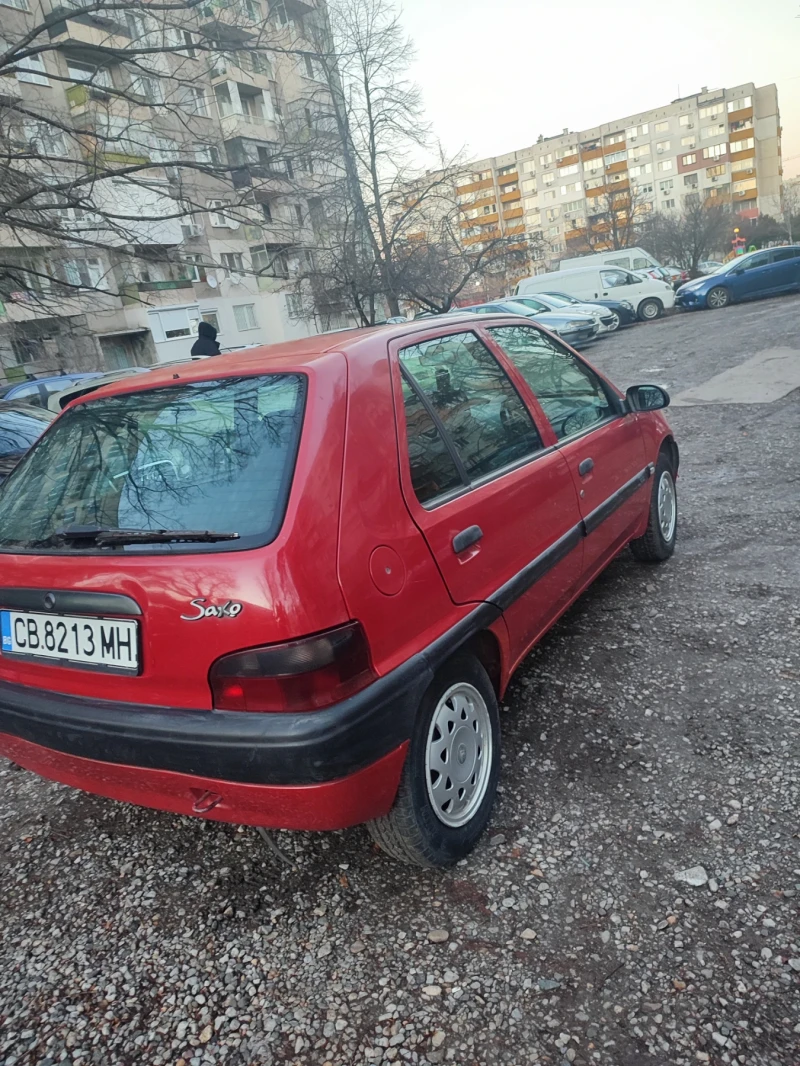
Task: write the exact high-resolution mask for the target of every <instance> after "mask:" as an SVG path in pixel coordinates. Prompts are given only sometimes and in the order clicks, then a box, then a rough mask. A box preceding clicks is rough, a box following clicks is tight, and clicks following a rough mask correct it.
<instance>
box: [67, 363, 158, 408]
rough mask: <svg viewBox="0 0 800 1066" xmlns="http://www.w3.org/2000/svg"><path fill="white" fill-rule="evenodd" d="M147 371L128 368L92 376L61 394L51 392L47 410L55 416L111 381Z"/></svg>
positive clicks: (132, 367)
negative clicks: (80, 397)
mask: <svg viewBox="0 0 800 1066" xmlns="http://www.w3.org/2000/svg"><path fill="white" fill-rule="evenodd" d="M149 369H150V367H149V366H129V367H126V368H125V369H124V370H111V371H109V373H107V374H93V375H91V376H90V377H88V378H83V379H82V380H80V381H76V382H73V383H72V384H71V385H69V386H67V387H66V388H64V389H62V390H61V392H51V393H50V395H49V396H48V398H47V409H48V411H54V412H55V413H56V414H57V413H58V412H59V411H61V410H63V409H64V408H65V407H66V406H67V404H68V403H71V401H72V400H77V398H78V397H79V396H88V394H89V393H90V392H96V391H97V390H98V389H102V387H103V386H104V385H108V384H110V383H111V382H112V381H120V380H121V379H122V378H127V377H131V376H132V375H133V374H146V373H147V371H148V370H149Z"/></svg>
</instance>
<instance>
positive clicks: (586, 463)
mask: <svg viewBox="0 0 800 1066" xmlns="http://www.w3.org/2000/svg"><path fill="white" fill-rule="evenodd" d="M593 470H594V459H584V460H583V462H582V463H581V464H580V466H579V467H578V473H579V474H580V475H581V477H586V475H587V474H591V472H592V471H593Z"/></svg>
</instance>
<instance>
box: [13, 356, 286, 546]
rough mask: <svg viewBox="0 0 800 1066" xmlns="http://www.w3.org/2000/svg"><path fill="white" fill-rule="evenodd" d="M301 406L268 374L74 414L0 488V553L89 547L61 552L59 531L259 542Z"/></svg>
mask: <svg viewBox="0 0 800 1066" xmlns="http://www.w3.org/2000/svg"><path fill="white" fill-rule="evenodd" d="M304 400H305V377H304V376H303V375H297V374H269V375H264V376H261V377H243V378H226V379H221V380H217V381H201V382H191V383H185V384H180V385H174V386H169V387H167V388H159V389H150V390H146V391H143V392H133V393H127V394H124V395H119V396H111V397H104V398H97V399H94V400H89V401H87V402H86V403H84V404H81V405H79V406H77V407H74V408H72V409H71V410H68V411H66V412H65V413H64V414H63V415H62V416H61V418H60V419H59V421H58V422H57V423H56V424H55V425H54V426H53V430H52V433H50V434H48V435H47V436H46V437H45V438H44V439H43V440H42V441H41V443H40V445H39V447H37V448H34V449H33V451H32V452H31V453H30V455H29V457H28V459H27V461H26V462H25V463H23V464H22V466H20V467H18V468H17V470H16V471H15V472H14V474H13V475H12V476H11V477H10V478H9V479H8V481H7V482H6V483H5V485H4V486H3V489H2V502H1V503H0V549H5V550H11V551H14V550H48V549H54V550H58V551H86V550H100V549H96V548H93V547H92V543H93V542H91V541H90V540H89V541H85V542H75V541H73V540H70V541H69V542H67V543H66V544H65V543H64V540H63V538H62V537H60V536H59V533H60V531H63V530H64V529H70V528H74V527H76V526H86V527H90V528H91V529H95V528H96V529H114V530H119V529H125V530H140V531H141V530H146V531H154V530H180V531H187V530H200V531H204V530H211V531H213V532H220V533H238V534H239V538H238V539H237V540H231V541H224V542H214V543H210V544H205V545H197V546H195V545H192V548H193V550H202V549H203V548H206V549H208V550H213V551H220V550H224V549H225V548H230V547H253V546H255V545H257V544H265V543H268V542H269V541H270V540H272V539H273V538H274V537H275V536H276V535H277V533H278V530H279V529H280V526H281V523H282V521H283V514H284V510H285V507H286V500H287V497H288V491H289V486H290V483H291V478H292V474H293V471H294V463H295V456H296V452H297V444H298V439H299V434H300V427H301V423H302V417H303V409H304ZM102 550H108V549H102ZM124 550H128V551H144V550H147V551H174V550H186V546H185V545H169V544H163V543H162V544H157V545H154V544H148V545H139V546H137V547H131V546H127V547H126V548H125V549H124Z"/></svg>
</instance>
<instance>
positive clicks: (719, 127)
mask: <svg viewBox="0 0 800 1066" xmlns="http://www.w3.org/2000/svg"><path fill="white" fill-rule="evenodd" d="M724 132H725V123H724V122H718V123H717V124H716V125H714V126H704V127H703V129H702V130H701V131H700V135H701V137H702V138H703V140H704V141H707V140H708V139H709V137H720V136H721V135H722V134H723V133H724Z"/></svg>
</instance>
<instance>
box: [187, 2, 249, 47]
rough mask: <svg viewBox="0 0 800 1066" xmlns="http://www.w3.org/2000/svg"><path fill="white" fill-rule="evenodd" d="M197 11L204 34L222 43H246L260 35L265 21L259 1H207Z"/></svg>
mask: <svg viewBox="0 0 800 1066" xmlns="http://www.w3.org/2000/svg"><path fill="white" fill-rule="evenodd" d="M196 10H197V14H198V18H199V20H200V23H201V25H202V26H203V31H204V33H205V34H206V35H207V36H209V37H213V38H215V39H217V40H220V41H231V42H236V43H241V42H242V41H246V40H248V39H249V38H251V37H254V36H256V35H257V34H258V33H259V31H260V29H261V26H262V24H263V20H264V11H263V9H262V4H261V3H260V2H259V0H206V2H205V3H203V4H202V5H201V6H199V7H198V8H197V9H196Z"/></svg>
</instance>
